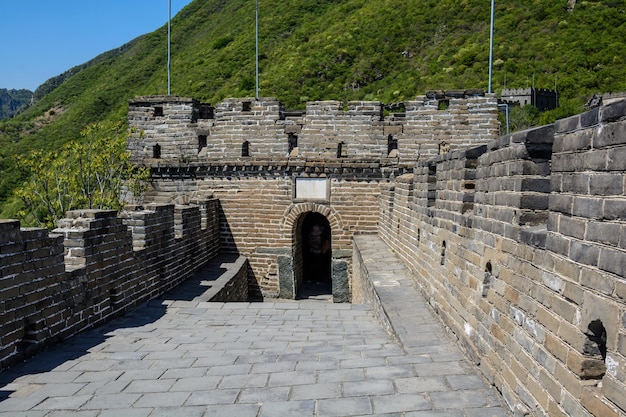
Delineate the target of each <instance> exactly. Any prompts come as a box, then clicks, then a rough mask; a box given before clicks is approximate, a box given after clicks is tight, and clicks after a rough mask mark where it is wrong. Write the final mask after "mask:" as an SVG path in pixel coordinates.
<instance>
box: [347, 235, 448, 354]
mask: <svg viewBox="0 0 626 417" xmlns="http://www.w3.org/2000/svg"><path fill="white" fill-rule="evenodd" d="M354 254H355V256H354V261H353V262H354V266H353V269H354V270H356V269H357V268H359V269H360V279H361V282H360V284H361V285H362V286H363V298H364V301H365V302H366V303H368V304H370V306H371V308H372V311H373V312H374V314H375V316H376V317H377V319H378V320H379V321H380V322H381V324H382V326H383V327H384V328H385V329H386V330H387V331H388V332H389V333H390V334H391V335H392V337H394V338H395V339H396V340H397V341H398V342H399V343H400V344H401V345H402V347H403V348H404V349H405V350H406V351H412V350H419V351H421V350H423V349H424V348H425V347H427V346H438V345H440V344H441V343H442V338H445V339H446V341H447V342H449V341H450V339H449V337H451V336H450V335H448V334H447V333H445V332H443V331H441V321H440V320H439V319H438V318H437V317H436V316H435V313H434V312H433V311H432V309H431V307H430V306H429V304H428V302H427V301H426V300H425V299H424V297H423V296H422V295H421V293H420V292H419V291H418V289H417V288H415V286H414V284H413V281H412V278H411V275H412V273H411V271H409V269H408V268H406V266H404V264H403V263H402V261H401V260H400V259H399V258H398V257H397V256H396V255H395V254H394V253H393V252H392V251H391V250H390V249H389V247H388V246H387V245H386V244H385V243H384V242H383V241H382V239H381V238H380V237H378V235H373V234H372V235H355V236H354ZM356 273H357V274H359V273H358V272H356ZM416 324H419V325H421V326H423V325H427V326H428V327H430V326H432V327H433V329H435V328H436V329H438V331H432V332H429V333H428V334H424V333H423V332H416V331H415V326H416Z"/></svg>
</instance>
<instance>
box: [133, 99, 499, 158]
mask: <svg viewBox="0 0 626 417" xmlns="http://www.w3.org/2000/svg"><path fill="white" fill-rule="evenodd" d="M385 109H393V113H390V114H389V115H387V116H386V115H385ZM390 111H391V110H390ZM497 112H498V107H497V99H496V97H495V95H493V94H484V92H482V90H462V91H440V92H434V93H427V95H425V96H418V97H416V99H415V100H411V101H406V102H404V103H394V104H393V105H390V106H385V105H384V104H383V103H381V102H379V101H350V102H347V103H345V104H344V103H343V102H341V101H336V100H326V101H311V102H307V104H306V109H305V110H299V111H287V110H285V109H284V106H283V104H282V103H280V102H279V101H278V100H277V99H276V98H272V97H269V98H259V99H255V98H251V97H244V98H230V99H226V100H224V101H223V102H221V103H218V104H217V105H215V106H214V107H212V106H210V105H209V104H207V103H201V102H200V101H198V100H195V99H192V98H184V97H176V96H150V97H137V98H136V99H135V100H131V101H130V102H129V112H128V121H129V126H130V127H131V128H133V133H131V136H130V137H129V140H128V149H129V150H130V151H131V154H132V158H133V161H134V162H137V163H141V164H144V165H148V166H152V167H156V166H158V167H180V166H188V165H189V164H200V165H202V163H203V161H208V160H224V159H230V160H234V159H241V160H246V159H247V158H253V157H254V158H269V159H272V158H278V159H279V158H285V157H288V158H305V159H311V158H312V159H320V158H323V159H333V160H334V159H341V158H349V157H362V158H367V159H385V158H389V157H393V158H397V159H398V161H399V162H400V161H402V162H406V161H411V160H415V159H418V158H419V157H421V156H426V155H434V154H437V153H439V152H440V150H441V149H450V150H454V149H459V148H461V147H467V146H475V145H480V144H482V143H486V142H488V141H490V140H493V139H495V138H496V137H497V135H498V121H497ZM444 134H445V135H444ZM442 135H444V136H445V140H444V139H443V136H442ZM443 142H445V143H443Z"/></svg>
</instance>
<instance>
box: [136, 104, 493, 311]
mask: <svg viewBox="0 0 626 417" xmlns="http://www.w3.org/2000/svg"><path fill="white" fill-rule="evenodd" d="M443 101H445V102H446V106H445V108H444V107H441V108H440V107H438V103H439V102H443ZM496 114H497V103H496V100H495V97H493V96H487V97H485V96H484V94H479V93H471V92H455V93H454V94H452V95H448V94H446V93H445V92H442V93H440V94H439V95H438V96H437V97H435V98H426V97H421V98H418V99H416V101H412V102H410V103H407V104H406V111H405V112H401V114H399V113H394V114H393V115H390V116H388V117H384V106H383V105H382V104H381V103H380V102H363V101H352V102H349V103H347V104H346V106H345V107H344V105H343V103H341V102H338V101H319V102H309V103H307V107H306V110H305V111H292V112H290V111H286V110H284V108H283V106H282V105H281V104H280V103H279V102H278V101H276V100H275V99H272V98H261V99H258V100H254V99H250V98H238V99H228V100H226V101H224V102H223V103H219V104H217V105H216V106H215V107H210V106H208V105H206V104H202V103H199V102H197V101H194V100H193V99H187V98H178V97H163V96H157V97H138V98H136V99H135V100H133V101H131V102H130V103H129V125H130V126H131V128H134V129H135V131H134V133H133V134H132V135H131V138H130V139H129V142H128V148H129V150H131V152H132V157H133V160H134V161H135V162H138V163H141V164H145V165H147V166H150V167H151V169H152V176H153V181H152V188H151V189H150V190H149V191H148V193H147V194H146V199H147V201H149V202H158V203H171V202H175V203H185V202H187V201H188V200H189V199H190V198H194V197H195V196H203V195H205V194H209V195H215V196H216V197H217V198H218V199H219V200H220V208H221V210H220V215H221V224H222V230H221V238H222V247H223V248H224V249H225V250H230V251H235V252H239V253H241V254H243V255H245V256H247V257H248V258H249V260H250V266H251V269H250V284H251V288H258V290H259V291H260V292H261V293H262V294H264V295H266V296H277V295H278V294H279V293H280V292H281V290H280V285H281V284H280V283H281V271H283V272H284V271H287V270H292V271H293V273H292V274H293V275H294V276H296V277H295V279H296V281H297V279H298V278H297V275H298V274H299V272H298V271H299V270H300V269H301V266H300V260H299V259H300V258H301V254H300V252H299V250H300V249H298V244H297V242H298V241H299V240H301V237H300V228H301V227H302V222H303V219H304V218H305V217H306V215H307V213H309V212H313V213H319V214H321V215H322V216H324V217H326V218H327V220H328V221H329V223H330V227H331V228H332V253H333V262H334V263H336V264H337V265H336V266H337V268H338V269H341V268H344V266H345V265H348V264H349V262H350V256H351V253H352V241H351V238H352V235H353V234H354V233H361V232H373V231H375V230H376V227H377V220H378V214H377V212H376V210H372V209H371V208H372V207H376V206H377V204H378V203H377V201H378V200H377V199H378V195H379V194H380V192H381V187H385V184H386V183H387V182H388V181H389V180H390V179H392V178H394V177H395V176H398V175H403V174H405V173H407V172H410V171H411V170H412V168H413V166H414V164H415V160H416V159H419V158H421V157H423V156H424V155H429V154H439V153H440V152H444V151H448V150H450V149H452V150H454V149H456V148H459V147H461V146H466V145H467V144H469V143H472V144H480V143H485V142H487V141H489V140H492V139H494V138H495V135H496V132H497V117H496ZM444 138H445V141H444ZM185 141H186V142H187V143H185ZM443 142H445V143H443ZM157 145H158V146H157ZM301 179H316V180H320V181H318V184H319V186H321V187H324V188H325V189H326V193H324V195H322V196H314V197H310V196H306V197H304V198H302V197H301V196H298V195H297V193H296V189H297V185H296V183H298V181H300V180H301ZM293 213H296V214H297V216H296V217H295V218H292V217H290V216H293V215H294V214H293ZM286 219H288V220H286ZM281 265H282V266H283V267H282V268H281ZM286 265H289V266H288V267H286ZM333 268H334V267H333ZM346 271H347V275H348V277H347V279H348V280H349V279H350V277H349V275H350V269H349V268H347V269H346ZM285 280H287V281H289V280H292V278H285V279H283V282H287V281H285ZM336 299H344V300H345V297H343V296H342V297H337V298H336Z"/></svg>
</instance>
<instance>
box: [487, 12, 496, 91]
mask: <svg viewBox="0 0 626 417" xmlns="http://www.w3.org/2000/svg"><path fill="white" fill-rule="evenodd" d="M494 8H495V0H491V26H490V30H489V88H488V93H489V94H491V68H492V66H493V15H494Z"/></svg>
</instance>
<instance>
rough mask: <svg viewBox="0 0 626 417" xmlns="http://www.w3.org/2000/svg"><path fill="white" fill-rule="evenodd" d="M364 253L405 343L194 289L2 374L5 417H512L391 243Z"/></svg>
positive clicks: (303, 304)
mask: <svg viewBox="0 0 626 417" xmlns="http://www.w3.org/2000/svg"><path fill="white" fill-rule="evenodd" d="M359 245H360V248H361V249H362V256H363V258H364V259H366V258H367V260H366V262H369V266H370V267H371V268H372V270H373V271H378V272H381V271H388V274H387V276H386V277H385V274H383V273H378V275H377V283H376V285H380V293H379V294H380V300H381V303H382V306H383V309H384V308H388V310H387V312H386V315H387V318H388V320H389V322H388V323H386V327H388V328H392V329H394V331H395V332H396V337H392V336H390V334H389V333H388V332H387V331H385V330H384V327H383V326H381V324H380V321H379V320H377V318H376V316H377V315H379V312H377V311H375V310H377V309H376V308H374V307H370V306H366V305H349V304H333V303H331V302H329V301H323V300H299V301H266V302H263V303H209V302H206V301H201V299H202V295H201V294H202V291H200V290H199V289H198V288H196V289H193V288H191V289H190V287H189V285H187V287H185V286H184V285H183V286H182V287H181V288H180V289H178V290H177V291H173V292H171V293H170V294H168V296H167V297H164V298H162V299H161V300H155V301H152V302H149V303H147V304H145V305H144V306H142V307H140V308H137V309H135V310H134V311H132V312H131V313H130V314H128V315H126V316H125V317H123V318H119V319H116V320H114V321H112V322H111V323H109V324H107V325H105V326H102V327H99V328H97V329H94V330H90V331H87V332H84V333H82V334H80V335H78V336H76V337H74V338H72V339H70V340H68V341H66V342H64V343H63V344H61V345H58V346H56V347H54V348H52V349H49V350H48V351H46V352H44V353H42V354H39V355H38V356H36V357H34V358H32V359H31V360H29V361H27V362H25V363H23V364H21V365H19V366H15V367H13V368H11V369H9V370H7V371H5V372H4V373H2V374H0V416H11V417H18V416H24V417H25V416H28V417H44V416H45V417H57V416H81V417H106V416H118V417H140V416H141V417H147V416H150V417H156V416H177V417H178V416H237V417H245V416H271V417H279V416H366V415H377V416H381V415H384V416H389V417H390V416H413V417H417V416H422V417H425V416H449V417H504V416H509V413H508V412H507V411H506V410H507V408H506V407H504V406H503V404H502V400H501V398H500V396H499V395H498V394H496V393H494V392H493V391H492V389H491V388H490V387H489V386H488V385H487V383H486V382H485V381H484V380H483V379H482V378H481V376H480V375H479V373H478V371H477V370H476V368H475V367H474V366H473V365H472V364H471V363H470V362H469V361H468V360H467V359H466V358H465V357H464V356H463V354H462V353H461V351H460V350H459V348H458V346H457V345H456V344H455V342H454V340H453V339H452V338H451V337H450V336H449V335H448V334H447V333H446V332H445V330H444V329H443V327H442V326H441V324H440V322H439V321H438V319H437V318H436V317H435V316H434V314H433V313H432V312H431V310H430V308H429V307H428V304H427V303H426V301H425V300H424V299H423V298H422V297H421V296H419V295H417V293H416V292H415V291H414V290H411V289H410V288H409V287H407V285H406V282H405V281H404V278H402V277H403V274H405V271H404V270H403V269H402V268H403V267H402V266H401V265H400V264H399V262H398V261H397V260H394V259H395V258H394V256H393V255H392V254H391V253H389V251H388V250H387V249H386V247H384V245H383V244H382V242H380V241H379V240H377V239H369V240H363V241H361V242H359ZM398 277H400V278H398ZM386 280H388V281H386ZM392 299H393V301H394V302H393V305H389V301H388V300H392Z"/></svg>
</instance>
